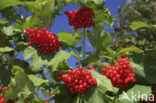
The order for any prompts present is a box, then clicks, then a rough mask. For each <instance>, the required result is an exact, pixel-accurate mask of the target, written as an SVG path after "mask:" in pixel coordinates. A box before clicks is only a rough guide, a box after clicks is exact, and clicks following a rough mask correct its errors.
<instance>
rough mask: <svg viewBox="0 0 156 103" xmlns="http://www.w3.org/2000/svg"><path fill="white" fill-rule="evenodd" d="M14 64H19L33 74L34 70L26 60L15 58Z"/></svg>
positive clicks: (26, 71)
mask: <svg viewBox="0 0 156 103" xmlns="http://www.w3.org/2000/svg"><path fill="white" fill-rule="evenodd" d="M14 65H16V66H19V67H20V68H23V70H24V72H25V73H27V74H32V71H31V69H30V68H29V63H27V62H26V61H24V60H20V59H14Z"/></svg>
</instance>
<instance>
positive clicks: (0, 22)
mask: <svg viewBox="0 0 156 103" xmlns="http://www.w3.org/2000/svg"><path fill="white" fill-rule="evenodd" d="M7 23H8V21H4V20H0V25H5V24H7Z"/></svg>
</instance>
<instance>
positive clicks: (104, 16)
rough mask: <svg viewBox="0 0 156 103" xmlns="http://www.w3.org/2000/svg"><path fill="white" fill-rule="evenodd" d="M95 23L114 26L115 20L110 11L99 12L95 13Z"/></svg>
mask: <svg viewBox="0 0 156 103" xmlns="http://www.w3.org/2000/svg"><path fill="white" fill-rule="evenodd" d="M93 20H94V21H95V22H102V21H104V22H105V23H106V24H108V25H110V26H112V25H113V22H114V18H113V16H112V15H111V13H110V12H109V11H104V10H97V11H95V17H94V18H93Z"/></svg>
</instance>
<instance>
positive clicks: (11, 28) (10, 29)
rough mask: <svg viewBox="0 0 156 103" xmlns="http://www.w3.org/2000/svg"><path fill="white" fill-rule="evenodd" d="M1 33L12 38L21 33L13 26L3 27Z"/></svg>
mask: <svg viewBox="0 0 156 103" xmlns="http://www.w3.org/2000/svg"><path fill="white" fill-rule="evenodd" d="M2 31H3V33H4V34H5V35H7V36H14V35H16V34H17V33H21V30H20V29H16V28H15V27H14V26H9V27H3V29H2Z"/></svg>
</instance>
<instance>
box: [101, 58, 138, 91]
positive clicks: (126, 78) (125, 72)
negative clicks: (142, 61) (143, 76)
mask: <svg viewBox="0 0 156 103" xmlns="http://www.w3.org/2000/svg"><path fill="white" fill-rule="evenodd" d="M126 57H127V56H126V55H122V56H121V58H120V59H119V60H118V61H117V62H118V63H117V64H115V65H113V66H111V65H105V66H104V69H103V70H102V75H105V76H106V77H107V78H109V79H110V80H111V82H112V84H113V86H114V87H116V88H125V87H128V83H129V82H136V79H135V78H134V76H135V74H134V73H132V70H133V67H131V66H129V64H130V61H128V60H127V58H126Z"/></svg>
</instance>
